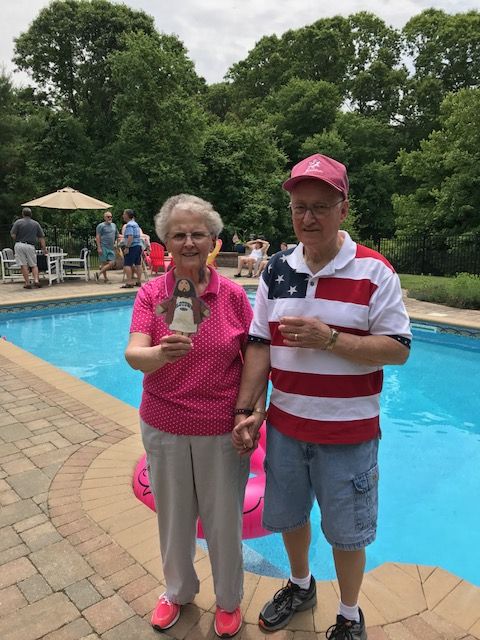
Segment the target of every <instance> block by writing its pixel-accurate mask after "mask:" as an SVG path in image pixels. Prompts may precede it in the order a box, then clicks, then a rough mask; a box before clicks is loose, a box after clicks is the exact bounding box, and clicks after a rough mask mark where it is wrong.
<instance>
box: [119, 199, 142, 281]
mask: <svg viewBox="0 0 480 640" xmlns="http://www.w3.org/2000/svg"><path fill="white" fill-rule="evenodd" d="M123 221H124V222H125V223H126V224H125V226H124V227H123V244H124V249H123V270H124V272H125V276H126V282H125V284H124V285H122V287H121V288H122V289H132V288H133V287H140V286H141V284H142V251H143V243H142V238H141V235H142V230H141V229H140V227H139V226H138V223H137V221H136V220H135V211H134V210H133V209H125V211H124V212H123ZM134 274H135V276H136V280H134V278H133V276H134Z"/></svg>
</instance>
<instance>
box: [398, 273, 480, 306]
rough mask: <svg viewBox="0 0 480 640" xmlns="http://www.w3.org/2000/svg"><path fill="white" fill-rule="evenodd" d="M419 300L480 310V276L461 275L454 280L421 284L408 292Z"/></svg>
mask: <svg viewBox="0 0 480 640" xmlns="http://www.w3.org/2000/svg"><path fill="white" fill-rule="evenodd" d="M408 295H409V297H411V298H416V299H417V300H424V301H426V302H436V303H438V304H446V305H448V306H449V307H458V308H461V309H480V276H476V275H472V274H470V273H459V274H457V275H456V276H455V277H454V278H449V279H445V280H444V281H443V282H440V283H435V284H433V285H432V284H431V283H428V282H426V281H425V282H421V281H420V282H419V283H418V284H417V285H416V286H414V287H412V288H411V289H409V290H408Z"/></svg>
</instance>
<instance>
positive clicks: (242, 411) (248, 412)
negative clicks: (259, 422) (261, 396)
mask: <svg viewBox="0 0 480 640" xmlns="http://www.w3.org/2000/svg"><path fill="white" fill-rule="evenodd" d="M253 413H261V414H262V415H264V416H265V415H267V412H266V411H265V409H261V408H260V407H255V408H254V409H242V408H240V409H234V410H233V415H234V416H241V415H245V416H251V415H252V414H253Z"/></svg>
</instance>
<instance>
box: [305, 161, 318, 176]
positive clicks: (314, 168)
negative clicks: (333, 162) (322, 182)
mask: <svg viewBox="0 0 480 640" xmlns="http://www.w3.org/2000/svg"><path fill="white" fill-rule="evenodd" d="M320 165H321V160H318V159H316V160H310V162H309V163H308V165H307V168H306V169H305V173H322V169H321V168H320Z"/></svg>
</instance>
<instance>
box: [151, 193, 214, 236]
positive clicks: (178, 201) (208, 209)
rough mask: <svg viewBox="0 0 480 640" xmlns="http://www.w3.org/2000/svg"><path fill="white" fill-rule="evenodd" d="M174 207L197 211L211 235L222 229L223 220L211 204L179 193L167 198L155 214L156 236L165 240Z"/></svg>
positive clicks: (187, 194)
mask: <svg viewBox="0 0 480 640" xmlns="http://www.w3.org/2000/svg"><path fill="white" fill-rule="evenodd" d="M174 209H182V210H183V211H192V212H195V213H199V214H200V215H201V216H202V217H203V219H204V222H205V226H206V227H207V229H208V230H209V232H210V233H211V234H212V236H218V235H219V233H220V232H221V230H222V229H223V222H222V219H221V217H220V214H219V213H218V212H217V211H215V209H214V208H213V205H212V204H211V203H210V202H207V200H203V199H202V198H198V197H197V196H192V195H190V194H189V193H179V194H178V195H176V196H172V197H171V198H168V200H166V201H165V202H164V203H163V205H162V208H161V209H160V211H159V212H158V213H157V215H156V216H155V218H154V220H155V231H156V232H157V236H158V237H159V238H160V240H162V241H163V242H164V241H165V239H166V237H167V235H168V227H169V224H170V216H171V215H172V212H173V210H174Z"/></svg>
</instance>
